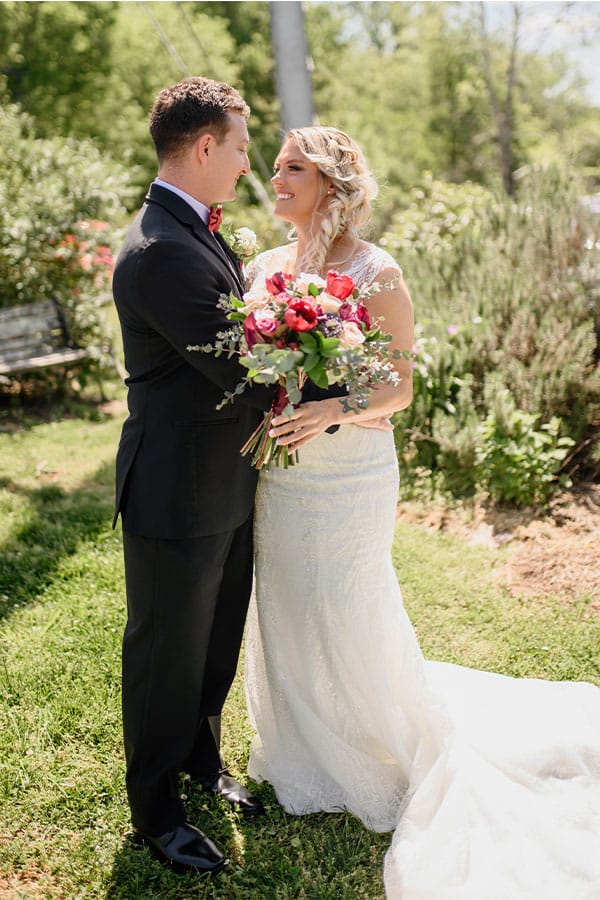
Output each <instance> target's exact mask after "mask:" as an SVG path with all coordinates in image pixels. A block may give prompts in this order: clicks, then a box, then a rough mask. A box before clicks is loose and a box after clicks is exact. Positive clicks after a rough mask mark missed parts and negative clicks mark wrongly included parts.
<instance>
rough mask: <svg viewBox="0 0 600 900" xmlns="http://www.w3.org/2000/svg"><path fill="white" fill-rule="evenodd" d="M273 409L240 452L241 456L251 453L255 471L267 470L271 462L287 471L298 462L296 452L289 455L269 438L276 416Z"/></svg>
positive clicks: (275, 440)
mask: <svg viewBox="0 0 600 900" xmlns="http://www.w3.org/2000/svg"><path fill="white" fill-rule="evenodd" d="M278 400H279V401H281V397H278ZM284 406H285V404H284ZM274 407H275V408H272V409H270V410H269V412H268V413H267V414H266V416H265V417H264V419H263V420H262V422H261V423H260V425H259V426H258V427H257V428H256V429H255V430H254V431H253V432H252V434H251V435H250V437H249V438H248V440H247V441H246V443H245V444H244V446H243V447H242V449H241V450H240V453H241V454H242V456H246V454H247V453H252V465H253V466H254V468H255V469H262V468H263V467H264V468H268V467H269V464H270V463H272V462H273V463H275V465H276V466H283V468H284V469H287V468H288V466H293V465H295V464H296V463H298V462H299V461H300V457H299V455H298V451H297V450H294V451H293V452H292V453H290V451H289V450H288V448H287V447H283V446H281V445H280V444H278V443H277V438H272V437H269V431H270V429H271V422H272V421H273V417H274V416H275V415H276V414H277V408H276V406H275V404H274Z"/></svg>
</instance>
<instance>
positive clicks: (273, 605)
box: [246, 127, 600, 900]
mask: <svg viewBox="0 0 600 900" xmlns="http://www.w3.org/2000/svg"><path fill="white" fill-rule="evenodd" d="M272 180H273V185H274V188H275V193H276V197H277V200H276V205H275V212H276V214H277V215H278V216H280V217H281V218H282V219H284V220H286V221H288V222H290V223H292V224H293V225H294V227H295V230H296V234H297V241H296V242H295V243H291V244H289V245H287V246H284V247H279V248H277V249H275V250H271V251H268V252H266V253H264V254H261V256H259V257H257V259H256V260H255V261H254V263H253V265H252V269H251V271H250V272H249V279H250V280H251V282H252V283H253V284H259V285H260V286H262V285H263V284H264V278H265V276H267V275H271V274H273V272H275V271H284V272H294V273H295V274H296V275H298V274H300V272H310V273H314V272H316V273H319V274H321V275H322V276H323V275H325V273H326V272H327V270H329V269H336V270H337V271H339V272H341V273H346V274H348V275H350V276H352V278H353V279H354V280H355V281H356V282H357V283H364V282H377V283H378V284H385V285H386V288H385V290H381V291H380V292H379V293H377V294H375V295H373V296H372V297H371V299H370V301H368V306H369V311H370V314H371V316H372V317H375V318H377V317H379V316H382V317H384V318H385V323H384V327H385V330H386V331H388V332H391V333H392V335H393V341H394V346H395V347H397V348H398V349H400V350H403V349H408V348H410V347H411V346H412V308H411V302H410V297H409V294H408V291H407V289H406V286H405V284H404V282H403V280H402V276H401V271H400V269H399V267H398V266H397V264H396V263H395V262H394V260H393V259H392V258H391V257H390V256H389V255H388V254H387V253H385V252H384V251H383V250H381V249H379V248H377V247H375V246H374V245H372V244H370V243H366V242H365V241H363V240H361V239H360V237H359V227H360V226H361V225H363V224H365V223H366V221H367V220H368V218H369V209H370V201H371V199H372V198H373V197H374V196H375V192H376V186H375V184H374V181H373V179H372V176H371V175H370V173H369V171H368V169H367V166H366V163H365V160H364V157H363V155H362V153H361V151H360V149H359V148H358V147H357V146H356V144H355V143H354V142H353V141H352V140H351V139H350V138H349V137H348V136H347V135H345V134H344V133H343V132H341V131H338V130H336V129H333V128H322V127H314V128H301V129H295V130H292V131H290V132H289V133H288V135H287V139H286V141H285V143H284V145H283V147H282V150H281V152H280V154H279V156H278V158H277V161H276V164H275V175H274V177H273V179H272ZM397 366H398V372H399V375H400V377H401V381H400V384H399V386H396V387H393V386H385V387H380V388H378V389H376V390H375V391H374V392H373V399H372V403H371V405H370V407H369V409H368V410H367V411H364V412H361V413H359V414H356V413H353V412H344V410H343V407H342V404H341V403H340V401H339V400H338V399H336V398H335V397H331V396H329V397H327V396H326V397H325V399H322V400H319V401H311V402H306V403H303V404H302V405H301V406H300V407H299V408H297V409H296V410H295V412H294V413H293V415H292V417H291V418H290V419H287V418H284V417H279V418H277V419H275V420H274V428H273V431H272V434H274V435H275V436H277V437H278V439H279V441H280V443H282V444H286V445H287V446H288V447H289V448H291V449H298V448H300V449H301V453H300V457H301V458H300V463H299V465H296V466H293V467H291V468H288V469H283V468H274V467H272V468H270V469H269V470H268V471H262V472H261V475H260V479H259V489H258V495H257V503H256V524H255V538H256V598H255V600H254V601H253V604H252V606H251V611H250V618H249V624H248V634H247V642H246V691H247V698H248V707H249V711H250V717H251V720H252V722H253V724H254V726H255V728H256V731H257V736H256V738H255V739H254V741H253V745H252V750H251V757H250V764H249V773H250V775H251V776H252V777H253V778H255V779H257V780H267V781H269V782H270V783H271V784H272V785H273V787H274V789H275V792H276V794H277V797H278V800H279V801H280V803H281V804H282V805H283V807H284V808H285V809H286V810H287V811H288V812H290V813H295V814H298V815H303V814H307V813H312V812H317V811H330V812H335V811H340V810H349V811H350V812H351V813H353V814H354V815H356V816H358V817H359V818H360V819H361V820H362V821H363V822H364V824H365V825H366V826H367V828H370V829H373V830H376V831H393V838H392V843H391V846H390V849H389V850H388V852H387V854H386V858H385V867H384V880H385V888H386V894H387V896H388V898H390V900H599V898H600V690H599V689H598V688H596V687H594V686H593V685H590V684H584V683H556V682H544V681H539V680H536V679H512V678H507V677H505V676H502V675H496V674H492V673H488V672H480V671H476V670H472V669H466V668H462V667H460V666H455V665H451V664H445V663H436V662H427V661H425V660H424V659H423V656H422V653H421V650H420V648H419V645H418V642H417V640H416V637H415V634H414V632H413V629H412V627H411V624H410V622H409V620H408V617H407V615H406V613H405V611H404V608H403V606H402V597H401V593H400V589H399V587H398V583H397V580H396V575H395V571H394V568H393V566H392V561H391V555H390V550H391V545H392V539H393V533H394V522H395V515H396V500H397V491H398V470H397V465H396V457H395V449H394V441H393V434H392V433H391V430H390V427H389V425H388V424H387V420H386V418H385V417H386V416H387V415H389V414H390V413H392V412H393V411H394V410H399V409H402V408H404V407H406V406H407V405H408V404H409V403H410V400H411V369H410V363H409V362H408V361H407V360H406V359H402V360H400V361H399V362H398V363H397ZM331 426H339V427H337V429H336V428H333V429H332V427H331ZM357 426H361V427H357ZM328 430H329V433H327V431H328ZM332 432H333V433H332Z"/></svg>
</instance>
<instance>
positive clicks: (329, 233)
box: [287, 125, 377, 273]
mask: <svg viewBox="0 0 600 900" xmlns="http://www.w3.org/2000/svg"><path fill="white" fill-rule="evenodd" d="M287 138H288V139H289V140H293V141H294V142H295V143H296V144H297V146H298V148H299V150H300V151H301V152H302V153H303V154H304V156H306V158H307V159H309V160H310V161H311V162H313V163H315V164H316V165H317V167H318V169H319V172H320V173H321V176H322V177H323V178H327V179H328V180H329V181H330V182H331V186H332V188H333V193H332V195H331V196H330V198H329V203H328V206H327V209H326V210H325V212H324V213H323V216H322V218H321V220H320V223H319V227H318V229H317V230H316V231H315V232H314V233H313V234H312V236H311V239H310V241H309V242H308V245H307V246H306V249H305V251H304V253H303V254H302V257H301V258H300V259H299V260H298V263H297V268H298V272H316V273H319V272H321V271H322V269H323V267H324V264H325V260H326V259H327V254H328V252H329V249H330V247H331V245H332V244H333V242H334V241H335V239H336V238H338V237H340V236H341V235H343V234H346V233H354V234H356V235H357V236H358V234H359V230H360V229H361V228H362V227H363V226H365V225H366V224H367V223H368V222H369V220H370V218H371V200H373V199H374V198H375V197H376V196H377V183H376V181H375V179H374V178H373V175H372V174H371V172H370V171H369V168H368V166H367V162H366V160H365V157H364V155H363V152H362V150H361V149H360V147H359V146H358V145H357V144H355V142H354V141H353V140H352V138H350V137H348V135H347V134H345V132H343V131H339V130H338V129H337V128H328V127H325V126H320V125H315V126H310V127H307V128H292V129H291V130H290V131H288V133H287Z"/></svg>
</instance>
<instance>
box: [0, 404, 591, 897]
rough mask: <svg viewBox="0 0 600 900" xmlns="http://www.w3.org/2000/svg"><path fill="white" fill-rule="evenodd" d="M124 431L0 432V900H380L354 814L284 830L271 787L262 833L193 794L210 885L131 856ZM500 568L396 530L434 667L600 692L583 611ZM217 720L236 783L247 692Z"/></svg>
mask: <svg viewBox="0 0 600 900" xmlns="http://www.w3.org/2000/svg"><path fill="white" fill-rule="evenodd" d="M120 425H121V419H120V418H119V417H118V416H117V417H116V418H115V417H112V416H108V415H107V416H103V415H102V414H99V415H94V416H81V415H79V416H78V417H73V418H69V417H60V416H57V418H56V421H52V422H48V421H46V422H42V423H37V424H35V423H30V424H28V423H27V422H26V421H23V423H22V424H21V426H20V427H19V428H18V429H16V430H5V429H4V428H3V429H2V431H1V432H0V897H2V898H15V900H16V898H29V897H32V898H44V900H50V898H68V900H73V898H84V897H85V898H94V897H102V898H104V897H106V898H127V900H129V898H140V900H142V898H143V900H150V898H161V900H186V898H209V897H210V898H223V900H225V898H227V900H231V898H243V900H246V898H248V900H250V898H256V900H259V898H260V900H263V898H281V900H287V898H290V900H291V898H314V900H317V898H318V900H326V898H331V900H343V898H348V900H350V898H352V900H354V898H369V900H377V898H382V897H383V891H382V886H381V868H382V861H383V856H384V853H385V850H386V848H387V845H388V842H389V838H388V836H387V835H374V834H370V833H369V832H367V831H366V830H365V829H364V828H363V827H362V825H361V824H360V823H359V822H357V821H356V820H355V819H353V818H352V817H351V816H349V815H317V816H310V817H307V818H304V819H303V818H295V817H292V816H288V815H286V814H285V813H284V812H283V811H282V810H281V809H280V808H279V806H278V805H277V802H276V800H275V797H274V795H273V793H272V791H271V790H270V788H269V787H268V785H261V786H260V788H259V789H258V791H259V793H260V794H261V796H262V798H263V800H264V802H265V804H266V807H267V816H266V817H264V818H262V819H260V820H257V821H256V822H244V821H243V820H241V819H240V818H239V817H238V816H236V815H235V814H234V813H232V812H230V811H229V810H227V809H225V807H224V805H223V804H222V802H221V801H220V800H218V799H216V798H212V797H211V798H208V799H207V797H206V796H205V795H203V794H201V793H200V792H198V791H196V790H194V789H191V790H190V789H189V788H187V790H188V792H189V797H188V808H189V811H190V817H191V819H192V820H193V821H195V822H197V823H198V824H199V825H200V827H202V828H203V829H204V830H205V831H207V832H208V833H209V834H210V835H211V836H212V837H213V838H214V839H215V840H216V841H217V842H218V843H219V844H220V845H221V847H222V848H224V849H225V850H226V852H227V853H228V855H229V856H230V859H231V864H230V866H229V868H228V869H227V870H226V872H225V873H223V874H222V875H221V876H219V877H218V878H217V879H215V880H214V881H206V880H203V879H199V878H195V877H193V876H186V877H183V878H182V877H178V876H175V875H173V874H171V873H169V872H168V871H165V870H164V869H163V868H162V867H161V866H160V865H159V864H158V863H156V862H155V861H154V860H153V859H152V858H151V857H150V856H149V854H148V853H147V851H146V850H144V849H141V848H139V847H137V846H136V845H134V844H133V843H132V841H131V837H130V832H129V819H128V809H127V803H126V799H125V790H124V780H123V768H124V764H123V751H122V747H121V725H120V697H119V679H120V641H121V634H122V629H123V626H124V621H125V603H124V596H123V571H122V560H121V542H120V530H117V531H115V532H113V531H112V530H111V518H112V498H113V459H114V452H115V448H116V445H117V441H118V435H119V431H120ZM508 552H510V549H509V548H503V549H499V550H488V549H482V548H479V547H470V546H468V545H466V544H465V543H464V541H463V540H462V539H460V538H458V537H456V538H453V537H451V536H445V535H440V534H438V533H431V532H429V531H427V530H426V529H425V528H424V527H423V526H417V525H408V524H404V523H402V522H399V524H398V530H397V535H396V542H395V547H394V560H395V564H396V568H397V571H398V577H399V580H400V583H401V584H402V587H403V591H404V596H405V602H406V604H407V608H408V610H409V613H410V615H411V618H412V620H413V622H414V625H415V628H416V630H417V633H418V635H419V639H420V641H421V644H422V646H423V648H424V651H425V653H426V655H427V656H429V657H431V658H435V659H444V660H449V661H453V662H459V663H462V664H466V665H470V666H475V667H478V668H485V669H493V670H496V671H500V672H504V673H506V674H511V675H521V676H524V675H533V676H537V677H547V678H557V679H582V680H588V681H594V682H595V683H599V684H600V671H599V668H598V652H597V648H598V645H599V642H600V621H598V619H596V618H593V617H592V616H591V615H588V614H587V613H586V609H585V600H586V598H585V597H582V598H581V602H580V603H577V604H575V605H571V606H568V605H566V604H565V603H564V602H563V601H562V600H561V598H560V597H555V598H550V599H548V598H546V599H541V598H534V599H529V600H527V601H520V600H517V599H514V598H512V597H511V596H509V595H508V594H507V593H506V592H505V591H503V590H502V589H501V588H500V587H499V586H498V579H497V578H496V577H495V572H496V569H497V567H498V566H500V565H502V563H503V561H504V559H505V554H506V553H508ZM225 719H226V724H225V732H226V733H225V748H224V750H225V755H226V758H227V760H228V761H229V763H230V766H231V769H232V771H233V772H234V773H236V774H238V775H239V776H241V777H242V778H243V777H244V772H245V765H246V760H247V754H248V743H249V739H250V726H249V724H248V721H247V718H246V715H245V710H244V697H243V686H242V681H241V675H238V678H237V680H236V683H235V686H234V690H233V692H232V695H231V698H230V701H229V702H228V706H227V709H226V713H225ZM183 790H184V791H185V790H186V786H185V785H184V786H183Z"/></svg>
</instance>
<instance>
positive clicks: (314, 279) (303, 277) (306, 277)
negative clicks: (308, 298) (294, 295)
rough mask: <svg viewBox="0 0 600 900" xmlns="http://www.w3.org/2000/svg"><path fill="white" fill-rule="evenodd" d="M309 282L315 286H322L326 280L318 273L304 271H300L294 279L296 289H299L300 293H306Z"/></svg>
mask: <svg viewBox="0 0 600 900" xmlns="http://www.w3.org/2000/svg"><path fill="white" fill-rule="evenodd" d="M309 284H314V286H315V287H316V288H324V287H325V284H326V282H325V280H324V279H323V278H321V277H320V275H310V274H307V273H306V272H301V273H300V275H299V276H298V278H297V280H296V290H297V291H300V293H301V294H307V293H308V286H309Z"/></svg>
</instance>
